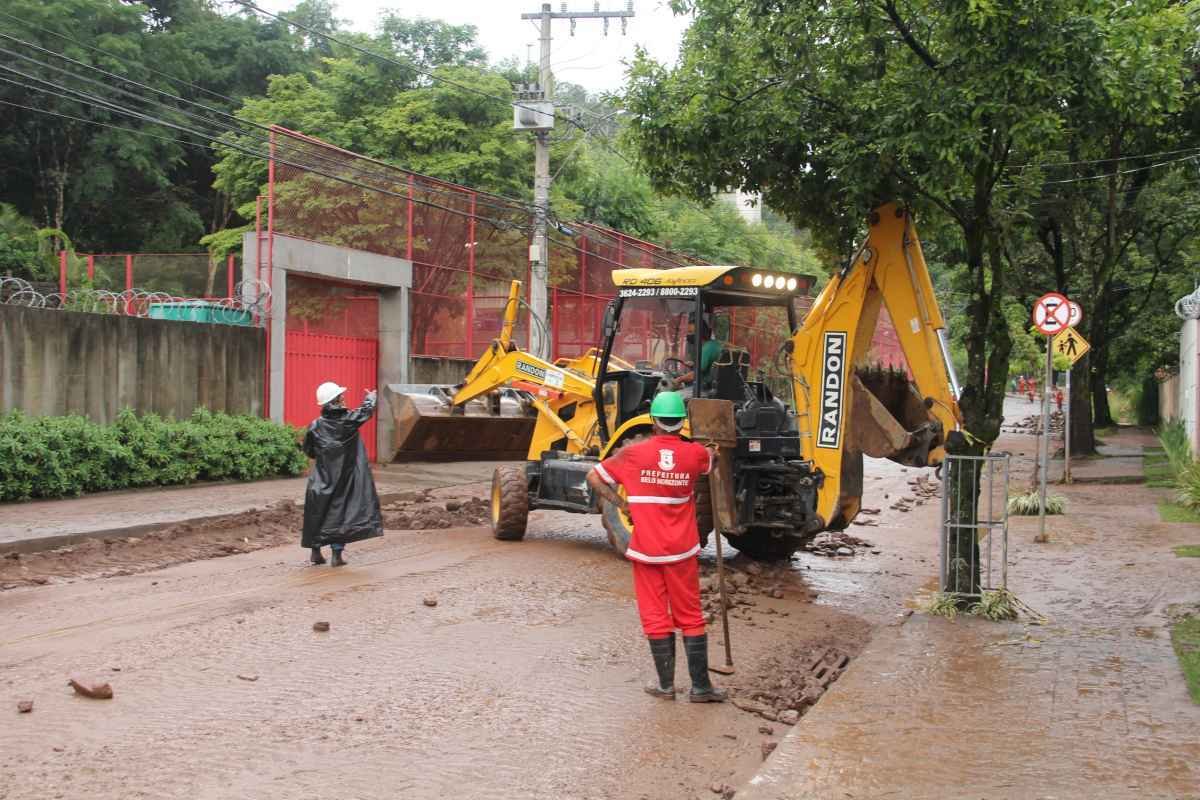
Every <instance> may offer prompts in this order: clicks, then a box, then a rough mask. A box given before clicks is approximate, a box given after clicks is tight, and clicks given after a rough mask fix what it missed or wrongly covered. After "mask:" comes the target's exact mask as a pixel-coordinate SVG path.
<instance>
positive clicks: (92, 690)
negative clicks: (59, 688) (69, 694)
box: [67, 676, 113, 700]
mask: <svg viewBox="0 0 1200 800" xmlns="http://www.w3.org/2000/svg"><path fill="white" fill-rule="evenodd" d="M67 683H69V684H70V685H71V688H72V689H74V690H75V694H80V695H83V696H84V697H90V698H92V699H93V700H111V699H112V696H113V690H112V685H111V684H108V683H105V682H103V681H97V680H92V679H90V678H84V677H82V676H73V677H71V678H70V679H69V680H68V681H67Z"/></svg>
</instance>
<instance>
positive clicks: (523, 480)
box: [492, 466, 529, 542]
mask: <svg viewBox="0 0 1200 800" xmlns="http://www.w3.org/2000/svg"><path fill="white" fill-rule="evenodd" d="M528 522H529V478H527V477H526V475H525V468H524V467H516V466H503V467H496V471H495V472H494V473H492V535H493V536H495V537H496V538H497V539H503V540H504V541H506V542H519V541H520V540H522V539H524V538H525V526H526V524H527V523H528Z"/></svg>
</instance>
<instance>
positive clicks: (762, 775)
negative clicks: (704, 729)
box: [737, 432, 1200, 800]
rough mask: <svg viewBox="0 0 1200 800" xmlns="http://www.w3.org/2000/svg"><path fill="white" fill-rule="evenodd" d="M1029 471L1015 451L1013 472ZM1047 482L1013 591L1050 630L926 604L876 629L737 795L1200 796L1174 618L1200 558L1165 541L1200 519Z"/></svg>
mask: <svg viewBox="0 0 1200 800" xmlns="http://www.w3.org/2000/svg"><path fill="white" fill-rule="evenodd" d="M1131 433H1132V432H1131ZM1135 436H1136V434H1133V435H1129V436H1127V435H1125V434H1123V433H1119V434H1118V435H1117V436H1114V437H1111V441H1110V444H1111V446H1113V447H1114V448H1120V447H1125V448H1129V449H1132V448H1135V447H1139V448H1140V445H1141V442H1140V441H1139V440H1137V439H1136V438H1135ZM1013 449H1014V450H1015V449H1017V448H1013ZM1127 459H1128V460H1127ZM1014 461H1016V459H1014ZM1105 461H1108V462H1111V463H1110V464H1109V465H1107V466H1106V467H1105V469H1106V470H1108V469H1109V467H1110V466H1111V464H1118V463H1119V464H1124V465H1126V466H1130V465H1132V464H1133V463H1134V461H1133V460H1132V456H1129V457H1120V458H1116V459H1109V460H1105ZM1136 464H1137V472H1136V473H1134V474H1130V473H1129V472H1125V473H1123V474H1124V476H1125V477H1133V478H1136V477H1138V476H1140V474H1141V460H1140V458H1138V459H1136ZM1031 466H1032V464H1031V460H1030V459H1028V458H1025V459H1021V460H1020V461H1017V463H1014V473H1015V474H1014V484H1017V485H1019V482H1020V481H1021V480H1024V479H1026V478H1027V476H1028V474H1029V469H1030V467H1031ZM1114 474H1116V472H1115V471H1114ZM1055 493H1056V494H1062V495H1063V496H1065V497H1066V498H1067V504H1068V506H1067V509H1068V512H1069V513H1068V514H1066V515H1063V516H1056V517H1051V518H1050V520H1049V521H1048V524H1047V530H1048V532H1049V533H1050V542H1049V543H1048V544H1035V543H1034V542H1033V537H1034V534H1036V532H1037V518H1036V517H1016V518H1013V520H1012V523H1011V528H1010V538H1009V561H1010V567H1009V580H1010V583H1009V588H1010V589H1011V590H1012V591H1013V592H1014V593H1015V594H1016V595H1017V596H1018V597H1019V598H1021V599H1022V600H1024V601H1025V602H1026V603H1028V604H1029V605H1031V606H1032V607H1033V608H1035V609H1037V610H1038V611H1040V612H1042V613H1043V614H1045V615H1046V616H1047V617H1048V619H1049V622H1048V624H1047V625H1044V626H1041V625H1031V624H1027V623H1024V622H1012V623H992V622H986V621H982V620H979V619H975V618H964V617H959V618H958V619H956V620H945V619H942V618H937V617H930V616H928V615H926V614H924V613H923V612H920V611H918V612H916V613H914V614H913V615H912V616H911V617H910V618H909V619H908V621H907V622H906V623H905V624H903V625H901V626H899V627H892V628H885V629H883V631H882V632H881V633H879V634H878V635H877V636H876V637H875V638H874V639H873V640H872V641H871V642H870V643H869V644H868V645H867V648H866V650H865V651H864V652H863V653H862V654H861V655H860V656H859V657H858V658H857V659H856V660H855V662H854V663H853V665H852V666H851V668H850V669H849V670H848V671H847V672H846V674H845V676H843V677H842V679H841V680H839V681H838V682H837V683H836V684H835V685H834V686H833V688H832V689H831V690H830V691H829V692H828V693H827V695H826V696H825V697H824V698H823V699H822V700H821V702H820V703H818V704H817V706H816V707H815V708H814V709H813V710H812V712H811V713H809V714H808V715H807V716H805V717H804V719H803V720H802V721H801V723H800V724H799V725H797V726H796V727H795V728H794V729H793V730H792V732H791V733H789V735H788V736H787V737H786V738H785V739H784V740H783V741H782V742H781V743H780V744H779V747H778V749H777V750H776V751H775V753H774V754H773V755H772V756H771V758H770V759H768V760H767V761H766V762H765V763H764V765H763V767H762V769H761V770H760V771H759V773H758V774H757V775H756V776H755V777H754V778H753V779H752V780H751V781H750V783H749V785H747V786H745V787H744V788H743V789H742V790H740V791H739V792H738V793H737V797H738V800H783V799H784V798H786V799H787V800H794V799H796V798H833V797H855V798H874V797H903V798H942V797H971V798H987V799H988V800H998V799H1000V798H1021V799H1022V800H1023V799H1024V798H1057V799H1058V800H1064V799H1065V798H1091V797H1105V798H1108V799H1109V800H1115V799H1116V798H1160V797H1161V798H1187V797H1192V798H1200V737H1197V735H1196V731H1197V730H1200V705H1196V704H1193V703H1192V702H1191V700H1190V698H1189V697H1188V694H1187V689H1186V687H1185V684H1184V679H1183V675H1182V673H1181V671H1180V668H1179V665H1178V662H1177V660H1176V658H1175V655H1174V652H1173V650H1172V647H1171V643H1170V640H1169V632H1168V628H1167V620H1166V610H1167V608H1168V607H1169V606H1171V605H1173V604H1176V603H1192V604H1194V603H1197V602H1200V559H1195V558H1177V557H1175V556H1174V554H1173V553H1172V551H1171V548H1172V546H1174V545H1178V544H1184V543H1193V544H1194V543H1200V525H1192V524H1182V523H1174V524H1173V523H1162V522H1160V521H1159V516H1158V511H1157V502H1158V501H1159V499H1160V498H1162V497H1164V496H1165V495H1166V494H1167V493H1166V492H1165V491H1163V490H1154V489H1148V488H1146V487H1144V486H1122V487H1121V488H1120V489H1119V490H1114V489H1113V488H1112V487H1111V486H1103V485H1096V484H1074V485H1071V486H1056V487H1055ZM928 577H932V574H930V575H929V576H928Z"/></svg>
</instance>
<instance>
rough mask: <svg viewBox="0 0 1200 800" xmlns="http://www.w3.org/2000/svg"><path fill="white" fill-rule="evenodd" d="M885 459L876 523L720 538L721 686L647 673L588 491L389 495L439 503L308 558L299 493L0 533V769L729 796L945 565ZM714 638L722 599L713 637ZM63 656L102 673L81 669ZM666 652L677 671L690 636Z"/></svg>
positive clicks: (205, 782)
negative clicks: (5, 552)
mask: <svg viewBox="0 0 1200 800" xmlns="http://www.w3.org/2000/svg"><path fill="white" fill-rule="evenodd" d="M879 468H880V470H882V472H880V473H877V474H874V475H872V474H871V473H868V475H869V478H868V484H869V492H871V493H872V494H871V495H869V496H868V499H867V503H868V504H869V505H870V506H873V507H880V508H881V513H879V514H878V515H874V516H873V517H872V521H873V522H874V523H875V524H874V525H870V526H861V527H855V528H853V529H852V530H851V533H852V534H853V535H854V536H855V537H858V538H860V539H863V540H865V543H857V542H853V541H846V542H842V543H830V544H834V545H836V546H830V547H826V548H824V549H825V551H826V552H829V553H832V554H833V555H832V557H829V556H826V555H818V554H814V553H805V554H801V555H800V556H798V558H797V560H796V561H795V563H794V564H793V565H792V567H791V568H790V569H785V570H771V569H768V570H762V569H759V568H758V567H757V566H755V565H750V564H748V563H746V562H744V561H741V560H739V559H738V558H736V557H735V558H734V559H733V566H734V567H735V571H736V572H737V574H736V576H735V578H734V582H735V583H736V584H737V591H736V592H735V593H734V598H735V600H736V604H735V606H734V609H733V613H732V620H731V621H732V624H733V644H734V657H735V663H736V664H737V668H738V669H737V673H736V674H735V675H733V676H729V677H722V676H715V677H716V680H717V682H718V683H719V684H722V685H725V686H727V687H730V688H733V689H734V690H736V696H735V699H736V700H737V701H738V702H737V703H736V704H735V703H729V704H725V705H723V706H711V705H693V704H689V703H686V702H674V703H671V702H664V701H659V700H655V699H653V698H650V697H648V696H647V695H645V694H643V692H642V686H643V684H644V683H645V682H646V681H647V680H648V679H649V677H650V672H651V663H650V658H649V652H648V648H647V647H646V643H645V640H644V639H643V638H642V636H641V633H640V629H639V626H638V620H637V614H636V609H635V607H634V602H633V592H632V580H631V576H630V571H629V567H628V565H627V564H626V563H625V562H623V561H622V560H620V559H618V558H617V557H615V556H614V555H613V554H612V553H611V552H610V551H609V550H608V548H607V545H606V544H605V543H604V536H603V533H602V531H601V529H600V526H599V525H598V524H597V521H596V519H595V518H593V517H586V516H576V515H568V514H560V513H546V512H538V513H536V514H535V515H534V516H533V518H532V519H531V526H530V532H529V534H528V535H527V537H526V539H525V541H524V542H518V543H513V542H499V541H496V540H494V539H492V538H491V536H490V534H489V532H488V531H487V529H485V528H483V527H480V526H478V525H477V524H475V521H476V519H477V517H474V516H472V514H473V513H474V512H475V510H476V509H478V508H479V505H478V503H476V504H474V505H473V504H471V503H470V502H469V501H470V499H471V497H472V496H475V495H478V496H483V495H484V494H485V491H486V487H484V486H481V485H475V486H472V487H460V488H459V489H456V490H450V489H447V490H439V491H438V492H436V493H434V494H433V495H431V496H428V497H426V498H418V499H415V500H413V501H412V502H408V503H400V504H395V505H394V507H393V508H391V509H389V510H388V511H386V512H385V514H386V515H387V516H388V518H389V526H391V527H392V528H399V527H405V526H424V527H427V528H430V529H426V530H418V531H413V530H398V529H390V530H389V531H388V534H387V535H386V536H384V537H383V538H382V539H376V540H372V541H370V542H368V543H363V544H360V545H354V546H351V547H350V548H348V549H347V556H348V558H349V559H350V565H349V566H348V567H346V568H342V569H332V568H329V567H313V566H309V565H308V564H307V561H306V556H307V552H306V551H304V550H302V549H301V548H299V547H298V546H297V545H296V544H295V539H296V538H297V536H296V534H295V530H296V527H294V526H295V525H297V524H298V522H297V520H298V510H297V509H295V508H294V507H286V506H281V507H279V508H276V509H272V510H268V511H266V512H259V513H261V515H262V516H260V517H258V518H254V519H241V520H238V519H236V518H234V519H232V521H228V522H227V523H221V524H220V525H217V526H216V527H212V526H211V525H207V524H206V525H201V526H197V527H196V528H194V529H189V530H186V531H176V535H175V536H163V537H158V538H154V537H143V538H141V539H140V540H138V541H134V542H129V541H117V542H113V543H111V544H108V545H105V544H104V543H102V542H95V543H87V546H81V547H77V548H75V549H73V550H72V551H71V552H65V553H64V552H58V553H48V554H39V555H37V556H32V555H23V556H21V557H20V558H17V559H6V560H5V563H4V564H3V566H2V567H0V583H3V584H5V585H8V586H10V588H9V590H7V591H4V592H0V607H2V608H3V614H0V708H5V709H7V712H4V713H7V714H9V716H8V717H7V721H6V722H5V724H4V725H3V726H0V752H3V753H4V756H5V757H4V759H3V760H2V762H0V797H4V798H11V799H12V800H21V799H24V798H55V797H61V798H77V797H90V798H234V797H238V798H244V797H253V798H298V797H339V798H395V797H404V798H439V799H440V798H448V797H453V798H496V797H506V798H551V797H553V798H708V797H714V796H717V794H714V792H713V789H714V788H716V789H718V790H720V789H721V788H722V787H724V786H726V785H728V786H730V787H733V786H738V785H740V784H741V783H742V782H743V781H745V780H746V779H747V778H748V777H749V776H750V775H751V774H753V772H754V771H755V770H756V769H757V768H758V767H759V766H760V765H761V763H762V761H763V758H764V753H768V752H769V751H770V749H771V747H772V746H773V744H774V743H776V742H778V741H779V739H780V738H781V737H782V736H783V734H785V733H786V732H787V731H788V730H790V723H791V722H792V721H793V720H794V719H796V718H799V722H798V724H800V725H804V724H805V718H804V716H803V715H804V714H805V713H806V712H807V711H808V710H809V709H810V708H812V707H813V705H812V704H813V703H819V699H820V694H821V692H822V690H823V688H824V686H827V685H829V682H830V681H831V680H836V678H837V676H838V674H840V672H841V670H843V669H845V668H846V665H847V663H849V664H850V665H851V667H852V664H853V659H854V657H855V656H856V655H857V654H858V653H859V652H860V651H861V649H862V647H863V645H864V644H865V642H866V641H867V640H868V638H869V637H870V636H871V634H872V632H873V631H874V630H877V629H879V628H880V627H881V626H886V625H889V624H892V623H894V622H895V621H896V620H897V619H898V618H902V617H903V615H904V613H905V611H904V605H903V602H904V598H905V597H906V596H907V595H908V594H909V593H910V591H911V588H912V586H913V585H914V583H917V582H920V581H923V580H925V578H926V577H927V576H928V575H932V574H933V571H934V569H935V565H936V537H935V532H934V528H933V518H934V516H935V514H934V511H935V509H936V502H930V503H929V504H928V505H923V507H919V508H914V509H913V510H912V511H911V512H908V511H901V510H896V509H892V508H890V507H889V506H888V505H887V504H888V503H889V502H891V501H892V500H894V499H899V498H901V497H903V496H905V495H908V494H911V492H910V491H909V489H910V487H908V486H907V485H906V484H907V481H908V480H909V479H911V478H912V477H913V476H914V475H915V474H916V471H909V473H908V474H904V473H903V472H902V471H901V470H899V469H898V468H892V467H890V465H880V467H879ZM872 477H873V478H874V480H871V478H872ZM884 494H888V495H889V499H884V498H883V495H884ZM446 502H450V503H451V504H455V503H463V504H464V505H462V506H457V507H455V508H454V510H453V511H447V510H446V507H445V506H446ZM445 520H450V521H451V524H453V522H454V521H459V522H461V523H462V525H461V526H459V527H451V528H438V527H436V525H441V524H443V521H445ZM435 523H436V525H435ZM184 524H186V523H184ZM222 526H223V527H222ZM255 534H258V535H257V536H256V535H255ZM133 538H138V537H133ZM839 547H845V548H846V549H847V550H849V551H850V552H851V553H853V554H852V555H842V556H838V555H837V552H838V549H839ZM212 556H220V557H212ZM704 561H705V564H706V565H707V569H708V570H711V561H712V555H711V552H709V553H707V554H706V555H705V557H704ZM706 580H707V578H706ZM707 603H708V607H709V608H710V610H713V611H715V610H716V601H715V598H714V597H713V596H709V598H708V601H707ZM316 622H328V623H329V630H328V631H325V632H321V631H317V630H314V623H316ZM721 641H722V640H721V635H720V626H719V623H718V624H714V625H712V626H711V627H710V658H711V660H712V661H713V662H720V661H721V660H722V655H721V652H722V651H721ZM680 649H681V650H682V648H680ZM72 675H83V676H89V677H92V678H96V679H100V680H103V681H107V682H109V683H110V684H111V685H112V688H113V691H114V697H113V698H112V699H110V700H95V699H89V698H85V697H80V696H77V695H76V694H74V693H73V692H72V690H71V688H70V687H69V686H68V684H67V680H68V678H69V677H70V676H72ZM676 675H677V682H678V684H679V685H680V686H681V687H685V688H686V687H687V685H688V681H687V673H686V665H685V660H684V658H683V654H682V652H680V654H679V663H678V665H677V672H676ZM831 675H832V678H831V677H830V676H831ZM823 682H824V686H822V683H823ZM818 687H819V688H818ZM25 700H32V701H33V702H34V710H33V711H32V712H31V713H20V714H19V713H17V710H16V709H17V704H18V703H19V702H20V701H25ZM781 720H782V721H781Z"/></svg>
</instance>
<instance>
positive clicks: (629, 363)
mask: <svg viewBox="0 0 1200 800" xmlns="http://www.w3.org/2000/svg"><path fill="white" fill-rule="evenodd" d="M613 279H614V282H616V283H617V297H616V298H615V299H614V300H613V301H612V302H611V303H610V304H609V307H608V309H607V311H606V313H605V317H604V325H603V334H604V346H603V351H602V356H601V363H600V369H599V375H598V380H597V382H596V404H597V406H598V407H599V408H600V409H601V414H600V415H599V428H600V439H601V442H602V443H604V444H607V443H608V442H609V440H610V439H611V438H613V436H614V435H616V434H617V433H618V431H620V429H621V428H622V426H624V425H626V423H628V422H630V421H631V420H634V419H636V418H638V417H640V416H643V415H645V414H647V413H648V412H649V409H650V402H651V400H653V398H654V395H655V394H657V393H658V392H660V391H663V390H665V389H677V390H679V391H681V392H682V393H683V394H684V395H685V396H686V397H708V398H719V399H723V400H730V401H732V402H733V403H734V404H735V407H737V408H738V410H739V418H740V420H741V421H743V422H745V423H747V426H748V428H747V429H748V430H751V431H757V430H760V429H761V430H765V431H769V432H770V433H772V434H774V435H782V436H787V435H793V436H794V433H793V432H794V430H795V420H794V417H795V403H794V401H793V398H792V387H793V382H792V380H791V367H790V361H789V358H788V354H787V352H786V351H785V350H784V349H783V346H784V344H785V343H786V342H788V341H789V340H790V337H791V334H792V332H793V331H795V330H796V328H797V326H798V325H799V322H800V320H799V315H798V313H797V304H796V303H795V302H794V300H795V298H796V297H797V296H800V295H806V294H807V290H808V289H809V288H810V287H811V285H812V279H811V278H809V277H808V276H800V275H787V274H782V275H781V274H778V273H764V272H762V271H756V270H749V269H745V268H741V267H684V268H680V269H673V270H619V271H616V272H614V273H613ZM768 279H769V280H768ZM739 427H741V423H739ZM788 449H789V451H790V450H791V449H792V448H790V447H789V448H788Z"/></svg>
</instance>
